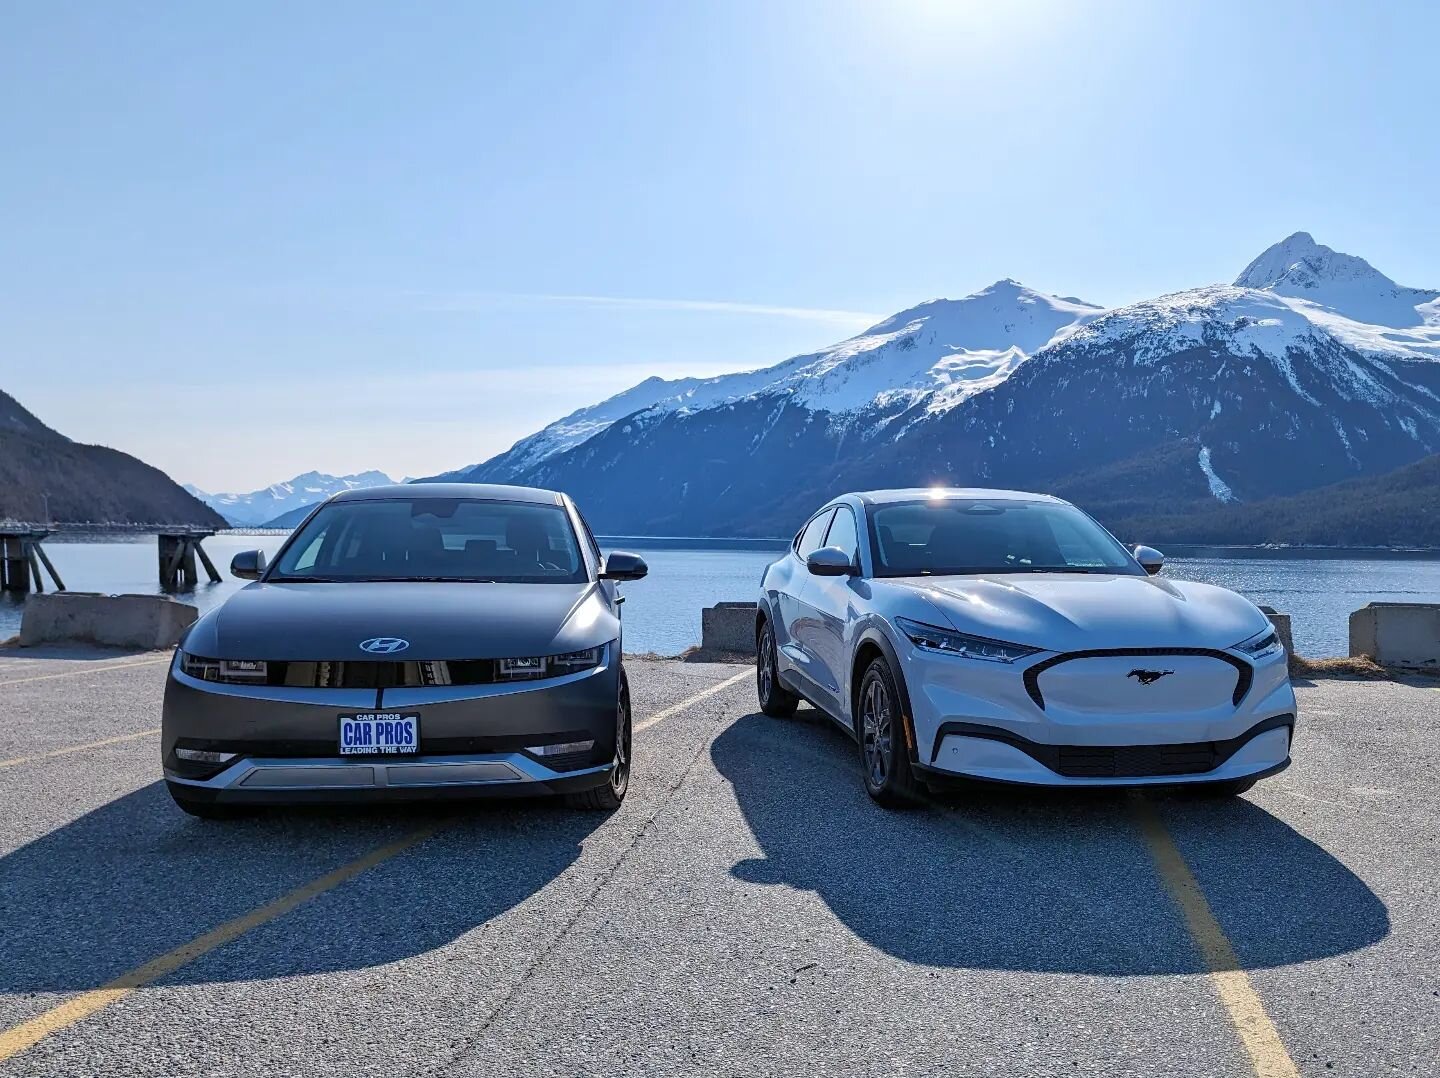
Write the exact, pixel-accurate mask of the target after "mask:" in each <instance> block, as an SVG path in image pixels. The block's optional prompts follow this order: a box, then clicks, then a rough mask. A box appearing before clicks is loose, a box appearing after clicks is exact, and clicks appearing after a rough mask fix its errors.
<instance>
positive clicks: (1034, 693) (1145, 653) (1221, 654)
mask: <svg viewBox="0 0 1440 1078" xmlns="http://www.w3.org/2000/svg"><path fill="white" fill-rule="evenodd" d="M1167 656H1200V657H1204V658H1208V659H1217V660H1219V661H1220V662H1223V663H1227V664H1229V665H1230V666H1232V667H1234V669H1235V685H1234V689H1233V691H1232V692H1231V694H1230V703H1231V705H1232V706H1233V707H1239V706H1240V701H1241V700H1244V699H1245V695H1246V694H1247V693H1248V692H1249V691H1250V685H1251V683H1252V682H1253V681H1254V678H1255V669H1254V667H1252V666H1251V665H1250V664H1249V663H1247V662H1245V661H1244V660H1243V659H1240V658H1238V657H1236V656H1234V655H1231V654H1230V653H1229V652H1225V651H1216V650H1214V649H1213V648H1096V649H1094V650H1092V651H1069V652H1065V653H1063V654H1060V655H1052V656H1051V657H1050V658H1048V659H1045V660H1043V661H1042V662H1038V663H1036V664H1035V665H1034V666H1031V667H1029V668H1028V669H1026V671H1025V673H1024V682H1025V691H1026V693H1028V694H1029V696H1030V699H1032V700H1034V701H1035V704H1036V706H1037V707H1039V708H1040V709H1041V710H1044V708H1045V695H1044V693H1043V692H1042V691H1041V687H1040V675H1042V674H1043V673H1045V671H1047V670H1052V669H1054V668H1055V667H1057V666H1060V665H1061V664H1062V663H1068V662H1073V661H1075V660H1077V659H1080V660H1083V659H1104V658H1112V657H1114V658H1118V657H1133V658H1136V659H1164V658H1166V657H1167Z"/></svg>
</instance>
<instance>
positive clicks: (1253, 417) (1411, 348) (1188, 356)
mask: <svg viewBox="0 0 1440 1078" xmlns="http://www.w3.org/2000/svg"><path fill="white" fill-rule="evenodd" d="M1437 299H1440V293H1436V292H1433V291H1425V290H1422V289H1414V288H1406V287H1403V286H1401V285H1397V284H1396V283H1395V282H1394V281H1392V280H1390V279H1389V278H1388V277H1386V276H1385V275H1384V274H1382V273H1380V272H1379V271H1377V270H1375V269H1374V268H1373V267H1371V266H1370V265H1369V264H1368V263H1367V262H1365V261H1364V260H1363V259H1359V258H1355V257H1354V256H1350V255H1345V254H1340V253H1338V252H1335V251H1332V250H1331V249H1329V248H1327V247H1323V246H1321V245H1319V244H1317V243H1315V241H1314V240H1313V239H1311V237H1310V236H1309V235H1308V234H1305V233H1296V234H1295V235H1293V236H1290V237H1288V238H1287V239H1285V240H1283V241H1281V242H1280V243H1278V244H1275V245H1274V246H1273V247H1271V248H1269V249H1267V250H1266V251H1265V252H1263V253H1262V254H1261V255H1260V257H1258V258H1256V259H1255V260H1254V261H1253V262H1251V263H1250V265H1249V266H1248V267H1246V269H1245V270H1244V271H1243V272H1242V273H1241V274H1240V276H1239V277H1238V278H1237V279H1236V281H1235V283H1234V284H1231V285H1208V286H1204V287H1201V288H1195V289H1191V290H1188V291H1184V292H1178V293H1174V294H1171V295H1166V296H1160V297H1158V298H1156V299H1152V300H1145V301H1142V302H1140V303H1134V304H1129V305H1127V306H1124V307H1120V308H1116V309H1112V310H1103V309H1101V308H1097V307H1093V306H1091V305H1089V304H1085V303H1082V302H1080V301H1078V300H1070V299H1059V298H1057V297H1054V296H1045V295H1043V294H1041V293H1037V292H1034V291H1032V290H1030V289H1027V288H1025V287H1024V286H1022V285H1019V284H1017V283H1015V282H1013V281H1001V282H998V283H997V284H995V285H993V286H991V287H990V288H988V289H985V290H984V291H982V292H980V293H977V294H975V295H973V296H969V297H966V298H965V299H962V300H954V301H951V300H936V301H933V302H931V303H927V304H922V305H920V306H919V307H915V308H912V309H910V310H907V311H903V312H901V313H900V314H897V315H895V316H894V317H892V318H889V319H886V320H885V321H883V322H881V323H880V324H878V325H876V326H874V327H872V328H871V329H870V330H867V331H866V332H865V333H862V334H860V335H859V336H858V337H854V338H851V339H850V340H848V341H844V342H841V343H840V344H838V345H836V346H834V347H833V348H830V349H826V350H824V351H821V352H817V353H813V354H810V355H804V356H797V357H794V358H793V359H789V360H786V361H785V362H783V363H781V364H778V365H777V366H775V367H770V368H767V369H765V370H761V371H753V372H746V373H743V374H734V375H726V376H722V377H720V378H712V379H705V380H700V381H695V380H685V381H684V382H681V383H665V382H661V381H659V380H651V382H647V383H642V385H640V386H637V387H635V389H633V390H630V391H628V392H627V393H626V394H621V395H620V396H619V397H616V398H612V399H611V400H610V401H606V402H603V403H602V404H600V405H597V406H595V407H594V408H592V409H584V410H582V411H580V412H577V413H575V414H574V415H572V416H569V417H567V418H566V419H564V420H561V421H560V422H559V423H558V424H554V425H552V426H551V427H549V428H546V430H544V431H541V432H539V434H537V435H532V436H531V437H530V438H529V439H526V440H524V441H522V442H521V443H519V444H518V445H517V446H516V447H515V448H513V449H512V450H510V452H509V453H506V454H502V455H501V456H499V457H497V458H494V459H493V460H491V461H488V462H486V463H485V464H483V465H480V466H479V467H478V468H476V469H474V470H472V471H470V472H468V473H462V474H464V475H465V477H466V478H475V479H485V480H492V481H495V480H505V481H511V482H522V483H533V484H536V485H541V486H548V487H555V488H560V489H564V490H568V491H570V492H571V493H572V494H574V495H575V496H576V497H577V499H579V500H580V501H581V504H582V505H585V506H586V507H587V510H588V511H589V512H590V513H591V516H592V518H593V519H592V523H593V524H594V526H595V527H597V528H598V529H600V530H601V531H612V532H629V533H635V532H645V531H653V532H655V533H657V534H664V533H669V534H721V535H723V534H784V533H786V532H788V531H789V530H790V529H791V527H792V526H793V525H794V524H795V523H797V522H798V520H799V519H803V517H804V514H805V513H806V512H807V511H808V510H809V509H810V508H811V507H813V505H815V504H818V503H819V501H820V500H821V499H823V498H825V497H828V496H830V495H831V494H833V493H836V492H837V491H841V490H846V489H857V488H865V487H874V486H894V485H904V486H916V485H925V484H927V483H930V482H949V483H957V484H974V485H1006V486H1018V487H1029V488H1039V489H1045V490H1053V491H1055V492H1057V493H1062V494H1068V495H1071V496H1074V497H1075V498H1077V499H1078V500H1080V501H1081V502H1082V503H1083V504H1085V505H1086V506H1087V507H1089V508H1091V509H1092V510H1093V511H1096V512H1098V513H1100V514H1101V515H1102V517H1103V518H1104V519H1105V520H1106V522H1107V523H1112V524H1122V525H1123V522H1125V521H1127V520H1135V519H1139V518H1141V517H1145V516H1146V515H1147V514H1148V515H1153V514H1154V513H1157V512H1162V511H1163V512H1170V511H1174V512H1182V511H1184V512H1189V511H1193V510H1194V509H1195V508H1196V507H1203V506H1205V505H1220V504H1223V503H1230V502H1237V501H1239V502H1244V501H1249V500H1253V499H1258V498H1265V497H1270V496H1274V495H1280V494H1289V493H1294V492H1297V491H1301V490H1306V489H1311V488H1314V487H1318V486H1322V485H1325V484H1328V483H1334V482H1338V481H1341V480H1344V479H1349V478H1352V477H1356V476H1364V475H1375V474H1379V473H1381V472H1386V471H1389V470H1392V469H1394V468H1398V467H1400V466H1402V465H1405V464H1408V463H1411V462H1413V461H1415V460H1418V459H1419V458H1421V457H1423V456H1425V455H1426V454H1428V453H1431V452H1434V451H1435V450H1436V449H1437V448H1440V302H1437ZM1437 541H1440V537H1437Z"/></svg>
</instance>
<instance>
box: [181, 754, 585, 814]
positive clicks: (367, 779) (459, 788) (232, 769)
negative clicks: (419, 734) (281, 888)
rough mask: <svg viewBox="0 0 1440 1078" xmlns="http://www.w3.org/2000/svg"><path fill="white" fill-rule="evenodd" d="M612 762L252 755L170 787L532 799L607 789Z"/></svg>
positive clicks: (216, 796)
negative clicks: (555, 765) (579, 764)
mask: <svg viewBox="0 0 1440 1078" xmlns="http://www.w3.org/2000/svg"><path fill="white" fill-rule="evenodd" d="M611 766H612V765H611V764H602V765H600V766H598V767H587V768H584V769H582V770H579V771H568V772H563V771H554V770H552V769H550V768H548V767H546V766H544V765H543V764H540V763H537V762H536V761H535V760H533V759H531V758H530V757H528V756H526V755H525V754H524V753H487V754H483V755H474V756H413V757H408V758H404V759H403V760H402V759H397V758H394V757H389V758H386V759H385V760H376V759H371V758H366V759H356V758H354V757H344V756H334V757H310V758H297V759H276V758H265V757H246V758H244V759H240V760H236V761H235V762H234V763H232V764H230V765H229V766H227V767H226V768H225V770H223V771H221V772H220V773H219V774H218V775H215V776H214V777H213V778H208V779H189V778H183V777H181V776H180V775H178V774H176V773H174V772H172V771H170V770H167V771H166V772H165V781H166V782H167V783H169V785H170V789H171V792H172V793H174V794H175V796H176V797H179V798H181V799H184V800H189V801H195V802H202V803H210V804H252V805H267V804H268V805H277V804H297V803H305V802H347V801H424V800H434V799H448V798H457V797H533V796H536V795H541V794H561V793H577V792H579V791H581V790H588V789H592V788H594V787H596V786H603V785H604V784H605V783H606V782H608V781H609V780H610V769H611Z"/></svg>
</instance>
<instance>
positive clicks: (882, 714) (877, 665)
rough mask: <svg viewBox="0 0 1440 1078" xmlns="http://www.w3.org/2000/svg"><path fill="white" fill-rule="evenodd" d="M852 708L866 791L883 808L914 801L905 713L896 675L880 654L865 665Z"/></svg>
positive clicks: (913, 784) (912, 771) (898, 806)
mask: <svg viewBox="0 0 1440 1078" xmlns="http://www.w3.org/2000/svg"><path fill="white" fill-rule="evenodd" d="M855 711H856V716H855V733H856V735H857V738H858V740H859V742H860V766H861V768H862V775H863V778H864V781H865V792H866V793H868V794H869V795H870V796H871V797H872V798H874V799H875V801H876V802H877V803H879V804H881V805H884V806H885V807H886V808H903V807H905V806H907V805H910V804H913V803H914V802H915V801H916V799H917V797H918V794H919V790H918V788H917V786H916V783H915V773H914V770H913V769H912V768H911V767H910V750H909V746H908V744H907V739H906V737H905V729H904V723H905V716H904V714H903V712H902V710H901V707H900V693H899V691H898V690H897V689H896V686H895V676H894V674H892V673H891V672H890V664H889V663H887V662H886V661H885V660H884V659H883V658H877V659H876V660H875V661H874V662H872V663H871V664H870V665H869V666H868V667H867V668H866V669H865V674H864V676H863V677H862V678H861V679H860V692H859V694H858V696H857V697H856V708H855Z"/></svg>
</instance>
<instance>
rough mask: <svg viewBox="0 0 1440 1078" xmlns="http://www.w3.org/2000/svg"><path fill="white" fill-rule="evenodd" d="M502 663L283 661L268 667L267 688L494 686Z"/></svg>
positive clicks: (455, 661)
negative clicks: (268, 686)
mask: <svg viewBox="0 0 1440 1078" xmlns="http://www.w3.org/2000/svg"><path fill="white" fill-rule="evenodd" d="M497 666H498V660H495V659H466V660H453V659H452V660H448V661H447V660H443V659H437V660H433V661H430V660H426V661H411V662H393V661H391V662H371V661H365V662H352V661H348V660H346V661H340V660H337V661H334V662H280V661H271V662H270V663H268V664H267V667H268V672H267V677H266V684H267V685H284V686H288V687H291V688H313V689H402V688H403V689H409V688H421V687H424V686H429V685H492V684H494V683H495V682H496V681H498V680H499V677H498V676H497Z"/></svg>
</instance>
